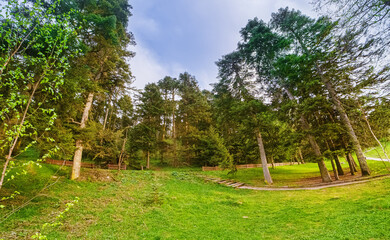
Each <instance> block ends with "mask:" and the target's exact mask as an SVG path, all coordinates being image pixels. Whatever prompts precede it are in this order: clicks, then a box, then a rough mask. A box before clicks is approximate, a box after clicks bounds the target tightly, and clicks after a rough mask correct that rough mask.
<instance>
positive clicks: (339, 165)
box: [333, 154, 344, 176]
mask: <svg viewBox="0 0 390 240" xmlns="http://www.w3.org/2000/svg"><path fill="white" fill-rule="evenodd" d="M333 159H334V161H335V163H336V168H337V173H338V174H339V176H343V175H344V170H343V167H342V166H341V163H340V159H339V157H338V156H337V155H336V154H333Z"/></svg>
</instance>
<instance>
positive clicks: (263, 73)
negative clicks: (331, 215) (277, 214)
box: [0, 0, 390, 239]
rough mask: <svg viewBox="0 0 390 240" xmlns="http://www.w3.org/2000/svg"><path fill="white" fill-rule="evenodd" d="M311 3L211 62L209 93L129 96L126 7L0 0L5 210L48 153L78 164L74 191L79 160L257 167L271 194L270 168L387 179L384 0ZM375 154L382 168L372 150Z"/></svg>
mask: <svg viewBox="0 0 390 240" xmlns="http://www.w3.org/2000/svg"><path fill="white" fill-rule="evenodd" d="M313 7H315V8H316V9H317V11H318V12H319V13H322V14H323V15H321V16H320V17H317V18H313V17H310V16H308V15H305V14H304V13H302V12H301V11H299V10H296V9H292V8H289V7H283V8H280V9H279V10H278V11H276V12H274V13H272V14H271V18H270V19H269V20H267V21H265V20H262V19H258V18H253V19H250V20H248V22H247V24H246V25H245V26H242V28H241V30H240V32H239V33H240V41H239V42H238V43H237V48H236V49H232V50H231V52H230V53H226V54H225V55H223V56H221V57H220V58H219V59H215V61H216V62H215V64H216V67H217V68H218V76H217V78H216V80H215V82H214V83H213V84H212V85H211V90H206V89H201V87H200V86H199V83H198V81H197V78H196V76H194V75H192V74H191V73H188V72H183V73H181V74H180V75H178V76H161V79H150V80H149V81H150V82H152V83H148V84H146V85H145V87H144V88H143V89H136V88H135V87H133V85H132V84H133V82H134V81H137V76H134V75H133V74H132V71H131V64H132V58H133V57H134V56H135V54H136V53H135V52H132V51H130V50H129V49H130V48H129V47H130V46H133V45H135V44H136V36H135V37H134V36H133V34H132V32H131V29H129V21H131V16H132V13H133V9H132V6H131V1H129V2H128V1H127V0H101V1H97V0H88V1H79V0H9V1H7V3H4V4H3V8H2V9H3V10H2V11H1V12H0V23H1V28H0V36H1V38H0V67H1V70H0V96H1V98H0V156H1V157H0V167H1V179H0V197H2V199H1V201H0V213H1V211H9V212H12V213H14V212H15V211H14V208H15V207H14V205H15V204H16V205H18V204H20V202H17V203H13V202H12V201H14V200H15V199H19V198H20V199H24V198H23V197H22V196H19V195H23V194H21V192H23V190H21V189H24V187H25V186H24V187H20V186H19V185H18V181H19V180H18V179H26V178H27V179H28V178H29V177H30V176H34V177H36V178H37V179H39V178H40V176H39V174H38V175H37V176H35V175H36V172H35V171H34V174H32V173H31V169H35V168H42V167H43V169H46V168H47V166H46V163H45V162H47V161H48V160H51V159H54V160H61V161H71V162H72V163H71V166H69V167H68V168H66V167H65V168H62V167H61V168H60V169H61V170H58V171H64V172H65V173H64V178H66V179H67V180H66V181H69V184H79V183H72V180H73V181H74V180H76V179H77V180H78V181H82V180H80V179H83V177H84V179H85V176H87V175H88V173H86V172H85V171H84V170H83V164H93V166H94V167H96V168H102V169H107V168H109V166H114V169H115V168H117V169H119V170H116V171H118V172H129V173H121V174H135V175H136V176H138V177H140V176H139V175H137V174H140V172H145V174H150V172H158V171H159V170H160V171H161V170H163V171H172V172H170V174H172V176H174V177H175V179H176V178H180V179H181V178H183V179H186V178H187V177H186V176H187V175H183V176H182V174H184V173H183V172H182V171H181V169H191V170H190V171H197V172H199V169H201V167H202V166H210V167H214V166H218V167H219V168H221V169H223V172H224V173H223V174H225V173H226V176H228V177H226V176H225V175H221V174H222V173H215V174H214V175H218V174H219V175H218V176H222V178H229V176H233V177H235V176H239V175H237V174H241V173H242V172H241V171H242V170H241V169H239V168H238V167H237V166H239V165H243V164H261V166H262V167H261V168H259V169H260V170H259V169H256V171H258V172H259V174H257V173H256V174H255V175H256V179H260V180H256V181H260V182H261V185H260V186H265V187H267V186H273V185H274V186H281V185H278V180H279V177H278V176H279V175H278V172H275V171H277V169H278V168H279V167H277V163H296V164H300V165H302V166H303V165H307V164H309V165H308V166H311V167H312V168H313V169H314V170H313V171H314V172H313V175H311V177H314V178H318V179H320V182H322V183H331V182H338V181H339V180H340V179H341V178H342V176H346V175H349V176H355V177H369V176H376V175H377V167H378V166H379V165H380V167H381V169H385V170H386V169H387V170H386V171H385V170H383V171H382V170H381V171H382V172H381V173H386V174H388V173H389V172H388V171H390V170H388V169H390V163H389V160H388V159H389V158H388V156H387V152H388V150H387V149H386V144H387V143H388V142H389V141H390V139H389V137H390V128H389V126H390V98H389V89H390V88H389V84H390V81H389V80H390V78H389V74H390V68H389V67H390V65H389V58H388V55H389V51H388V50H389V44H390V42H389V32H390V31H389V30H390V29H389V28H390V24H389V20H390V17H389V10H390V2H389V1H387V0H377V1H374V0H356V1H352V0H334V1H333V0H316V1H315V3H314V5H313ZM325 12H326V13H327V14H326V15H325V14H324V13H325ZM373 148H375V149H378V154H379V153H380V154H381V155H380V156H381V158H382V161H381V162H378V164H377V165H370V163H369V161H368V160H369V158H367V156H366V152H367V151H369V150H370V149H373ZM29 154H33V155H34V157H32V158H31V157H26V156H29ZM64 164H65V162H64ZM64 164H63V165H64ZM310 164H311V165H310ZM343 165H344V166H343ZM124 166H125V169H127V170H122V171H121V169H122V168H123V167H124ZM298 166H299V165H298ZM286 168H287V166H286ZM372 168H374V170H373V169H372ZM64 169H65V170H64ZM164 169H165V170H164ZM194 169H198V170H194ZM291 169H292V168H291ZM294 169H295V168H294ZM56 171H57V170H56ZM104 171H108V170H104ZM130 171H131V173H130ZM373 172H374V174H373ZM273 173H275V176H276V177H275V178H274V177H273ZM83 174H85V176H83ZM118 174H119V173H118ZM152 174H153V173H152ZM155 174H158V173H155ZM248 174H249V173H248ZM135 175H134V176H135ZM131 176H133V175H131ZM145 176H146V177H145V178H140V179H138V180H137V181H141V182H142V181H146V182H147V183H145V184H148V183H150V184H153V185H152V187H151V189H152V190H150V191H152V192H151V193H150V194H152V196H149V195H148V196H149V198H150V199H152V200H151V201H152V202H153V203H157V202H159V201H160V200H159V199H161V198H162V195H164V194H162V195H160V194H159V192H157V193H156V191H157V190H156V189H158V188H159V187H158V186H159V185H158V184H159V183H158V180H156V177H154V178H153V177H151V178H150V179H149V177H148V176H149V175H145ZM169 176H171V175H169ZM178 176H179V177H178ZM247 176H248V175H247ZM88 177H89V176H88ZM43 178H46V176H45V174H43V175H42V179H43ZM113 178H115V177H113ZM145 179H146V180H145ZM134 181H136V180H134ZM156 181H157V182H156ZM32 182H34V181H32ZM281 182H283V181H281ZM54 183H57V182H54ZM54 183H53V184H54ZM387 183H388V182H387ZM58 184H60V183H58ZM186 184H187V183H186ZM279 184H281V183H279ZM32 185H33V184H32ZM38 185H39V184H38ZM38 185H37V188H39V187H38ZM387 185H388V184H387ZM156 186H157V187H156ZM208 187H210V186H208ZM208 187H205V189H207V188H208ZM33 188H34V187H33ZM45 189H46V185H45ZM386 189H387V190H386V191H385V192H388V187H387V188H386ZM34 191H35V190H34ZM210 191H211V190H210ZM34 194H35V193H34ZM153 194H154V195H153ZM232 194H233V193H232ZM234 194H235V193H234ZM245 194H247V192H245ZM383 194H386V193H383ZM81 195H82V193H80V196H81ZM168 195H169V194H168ZM233 198H235V197H233ZM308 198H310V196H309V197H308ZM20 201H21V202H23V201H22V200H20ZM75 201H76V202H77V200H75ZM237 201H238V202H240V201H241V200H237ZM237 204H239V203H237ZM21 205H22V204H21ZM72 206H73V203H72V204H70V205H67V208H66V209H65V210H64V211H63V213H66V212H67V211H68V210H69V209H70V208H71V207H72ZM3 213H4V216H6V217H5V218H7V219H8V212H3ZM61 214H62V213H61ZM61 214H60V215H61ZM0 215H2V214H0ZM5 218H4V219H5ZM0 221H1V222H3V221H4V220H0ZM7 221H8V220H7ZM0 225H1V223H0ZM54 225H55V224H54ZM54 225H53V224H52V225H50V226H51V227H53V226H54ZM3 230H4V229H3ZM42 230H43V228H42ZM4 231H6V230H4ZM0 232H1V229H0ZM0 235H1V234H0ZM315 235H316V234H314V235H313V236H315ZM7 236H8V238H10V239H12V238H11V237H10V235H7ZM53 236H55V235H53ZM53 236H52V238H53V239H54V238H55V237H53ZM189 236H191V235H189ZM317 236H318V235H317ZM1 237H2V236H0V239H1ZM41 237H42V235H40V234H39V233H37V235H36V238H38V239H45V238H43V237H42V238H41ZM79 237H80V236H79ZM138 237H140V236H138ZM138 237H135V236H133V237H132V238H131V239H133V238H137V239H138ZM263 237H264V236H263ZM355 237H356V236H355ZM382 237H383V238H382ZM15 238H16V237H15ZM59 238H60V239H62V238H61V237H59ZM74 238H76V237H74ZM118 238H121V237H118ZM140 238H142V239H152V236H146V237H145V238H143V237H140ZM163 238H164V239H165V238H167V239H170V238H174V239H186V237H183V236H181V237H180V235H167V236H165V237H163ZM163 238H161V239H163ZM212 238H214V239H217V238H219V237H217V236H214V237H212ZM212 238H210V239H212ZM56 239H57V238H56ZM92 239H93V237H92ZM123 239H126V238H123ZM155 239H157V238H155ZM158 239H160V238H158ZM190 239H192V238H191V237H190ZM194 239H195V238H194ZM196 239H197V238H196ZM200 239H206V238H205V237H204V238H202V237H201V238H200ZM220 239H228V238H224V237H221V238H220ZM247 239H248V238H247ZM296 239H304V238H299V237H298V238H296ZM321 239H322V238H321ZM323 239H328V238H323ZM329 239H336V238H331V237H330V238H329ZM352 239H358V238H352ZM359 239H360V238H359ZM362 239H368V238H364V236H363V238H362ZM372 239H386V237H385V236H379V237H378V238H372Z"/></svg>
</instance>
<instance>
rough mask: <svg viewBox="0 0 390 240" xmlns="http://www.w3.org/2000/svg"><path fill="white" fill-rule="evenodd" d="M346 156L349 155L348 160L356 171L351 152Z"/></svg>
mask: <svg viewBox="0 0 390 240" xmlns="http://www.w3.org/2000/svg"><path fill="white" fill-rule="evenodd" d="M348 157H349V161H350V162H351V164H352V166H353V170H354V172H357V168H356V167H357V165H356V162H355V159H353V157H352V154H351V153H348Z"/></svg>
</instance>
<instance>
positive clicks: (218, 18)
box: [130, 0, 315, 89]
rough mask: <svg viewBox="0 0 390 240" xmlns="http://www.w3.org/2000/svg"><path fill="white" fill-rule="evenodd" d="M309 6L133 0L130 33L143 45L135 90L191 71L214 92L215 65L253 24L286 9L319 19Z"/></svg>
mask: <svg viewBox="0 0 390 240" xmlns="http://www.w3.org/2000/svg"><path fill="white" fill-rule="evenodd" d="M306 1H309V0H267V1H266V0H212V1H210V0H196V1H194V0H170V1H167V2H165V1H164V2H163V3H162V2H160V1H159V0H148V1H145V0H133V3H132V4H133V6H134V10H133V13H134V16H133V17H132V21H131V24H130V29H131V30H132V31H133V32H134V33H135V38H136V42H137V44H138V45H137V46H136V47H135V50H134V51H135V52H136V53H137V55H136V57H135V58H134V59H132V60H131V62H130V64H131V66H132V70H133V74H134V76H135V77H136V79H137V80H136V82H135V84H134V85H135V86H136V87H137V88H142V87H143V86H144V85H145V84H146V83H148V82H156V81H158V80H159V79H162V78H163V77H164V76H166V75H169V76H172V77H177V76H178V75H179V73H182V72H184V71H188V72H189V73H190V74H192V75H195V77H196V78H197V80H198V81H199V84H200V86H201V87H202V88H206V89H210V88H211V87H210V86H209V84H210V83H214V82H216V81H217V71H218V70H217V67H216V66H215V61H217V60H218V59H219V58H221V57H222V56H223V55H225V54H228V53H230V52H232V51H234V50H235V49H236V46H237V43H238V41H239V40H240V34H239V31H240V29H241V28H242V27H244V26H245V25H246V23H247V22H248V19H253V18H254V17H258V18H259V19H263V20H264V21H265V22H268V21H269V20H270V18H271V13H272V12H276V11H277V10H278V9H279V8H284V7H286V6H289V7H290V8H294V9H298V10H301V11H302V12H303V13H304V14H308V15H310V16H315V14H314V13H313V12H312V11H311V8H312V7H311V5H309V4H308V3H307V2H306ZM167 5H168V6H167ZM162 7H163V8H162ZM156 9H157V10H161V11H157V10H156ZM178 10H179V11H178ZM167 16H169V17H168V18H167ZM171 18H174V19H177V21H169V19H171Z"/></svg>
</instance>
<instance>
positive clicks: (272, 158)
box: [271, 155, 275, 169]
mask: <svg viewBox="0 0 390 240" xmlns="http://www.w3.org/2000/svg"><path fill="white" fill-rule="evenodd" d="M271 164H272V169H275V162H274V156H273V155H271Z"/></svg>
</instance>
